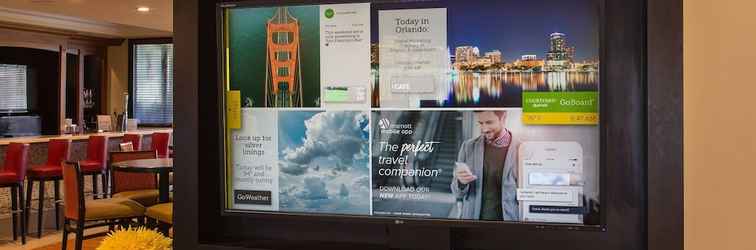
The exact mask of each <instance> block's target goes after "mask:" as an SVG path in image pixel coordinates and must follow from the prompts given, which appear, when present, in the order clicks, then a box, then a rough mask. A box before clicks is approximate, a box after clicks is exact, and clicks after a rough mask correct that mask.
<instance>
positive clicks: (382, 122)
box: [378, 118, 391, 129]
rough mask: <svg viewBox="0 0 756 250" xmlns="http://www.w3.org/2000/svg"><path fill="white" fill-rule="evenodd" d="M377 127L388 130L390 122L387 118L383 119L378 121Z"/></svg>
mask: <svg viewBox="0 0 756 250" xmlns="http://www.w3.org/2000/svg"><path fill="white" fill-rule="evenodd" d="M378 127H379V128H381V129H388V128H389V127H391V122H390V121H389V119H388V118H383V119H381V120H380V121H378Z"/></svg>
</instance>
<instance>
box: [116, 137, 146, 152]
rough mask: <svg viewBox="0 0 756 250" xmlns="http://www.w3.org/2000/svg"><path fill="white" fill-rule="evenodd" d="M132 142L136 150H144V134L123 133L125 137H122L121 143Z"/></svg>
mask: <svg viewBox="0 0 756 250" xmlns="http://www.w3.org/2000/svg"><path fill="white" fill-rule="evenodd" d="M127 142H131V145H134V150H136V151H139V150H142V148H141V145H142V135H140V134H125V135H123V138H121V143H127Z"/></svg>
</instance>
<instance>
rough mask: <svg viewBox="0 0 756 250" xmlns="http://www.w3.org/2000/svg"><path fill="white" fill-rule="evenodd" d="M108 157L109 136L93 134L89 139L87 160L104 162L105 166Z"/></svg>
mask: <svg viewBox="0 0 756 250" xmlns="http://www.w3.org/2000/svg"><path fill="white" fill-rule="evenodd" d="M107 157H108V137H107V136H101V135H93V136H90V137H89V140H88V141H87V160H91V161H99V162H102V166H103V168H104V167H105V166H106V165H105V164H106V161H107Z"/></svg>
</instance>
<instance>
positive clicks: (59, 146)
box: [24, 139, 71, 238]
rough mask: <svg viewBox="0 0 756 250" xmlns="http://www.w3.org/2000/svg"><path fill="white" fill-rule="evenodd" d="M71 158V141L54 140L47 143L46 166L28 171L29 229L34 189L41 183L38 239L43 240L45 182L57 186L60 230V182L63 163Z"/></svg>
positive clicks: (56, 217) (57, 222)
mask: <svg viewBox="0 0 756 250" xmlns="http://www.w3.org/2000/svg"><path fill="white" fill-rule="evenodd" d="M70 156H71V140H68V139H52V140H50V142H48V143H47V162H46V163H45V164H44V165H37V166H33V167H31V168H30V169H29V170H28V171H27V175H26V177H27V178H26V179H27V185H26V215H25V220H26V221H25V222H24V223H25V225H26V228H29V227H28V225H27V224H29V211H30V209H31V198H32V189H34V181H38V182H39V208H38V209H37V238H42V217H43V216H42V213H43V211H44V210H43V209H44V203H45V182H47V181H53V183H54V184H55V201H54V203H55V229H60V219H59V218H58V216H59V215H60V204H59V203H58V202H57V201H58V200H60V181H61V180H63V167H61V163H62V162H64V161H67V160H68V159H69V157H70Z"/></svg>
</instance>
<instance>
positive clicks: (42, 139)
mask: <svg viewBox="0 0 756 250" xmlns="http://www.w3.org/2000/svg"><path fill="white" fill-rule="evenodd" d="M155 132H169V133H171V132H173V129H170V128H140V129H139V130H137V131H127V132H103V133H88V134H76V135H41V136H22V137H13V138H0V146H4V145H8V144H10V143H11V142H20V143H29V144H33V143H47V142H48V141H50V140H51V139H71V140H72V141H80V140H86V139H88V138H89V136H90V135H104V136H108V137H123V135H124V134H142V135H145V134H152V133H155Z"/></svg>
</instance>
